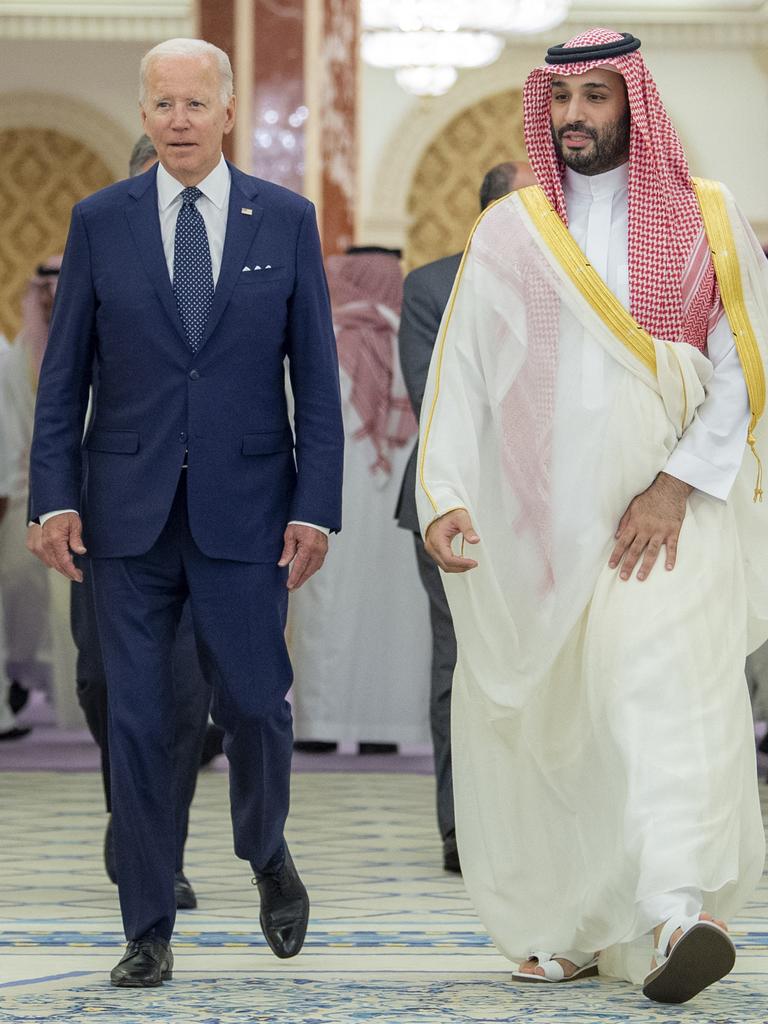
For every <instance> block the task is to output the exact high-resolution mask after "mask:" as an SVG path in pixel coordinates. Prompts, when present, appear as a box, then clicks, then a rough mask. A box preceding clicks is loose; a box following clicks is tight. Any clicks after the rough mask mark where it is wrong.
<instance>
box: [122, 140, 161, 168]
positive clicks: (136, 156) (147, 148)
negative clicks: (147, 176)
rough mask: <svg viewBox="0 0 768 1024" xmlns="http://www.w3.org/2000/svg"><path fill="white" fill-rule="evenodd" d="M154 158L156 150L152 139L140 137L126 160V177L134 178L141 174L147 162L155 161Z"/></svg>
mask: <svg viewBox="0 0 768 1024" xmlns="http://www.w3.org/2000/svg"><path fill="white" fill-rule="evenodd" d="M156 158H157V150H156V149H155V146H154V143H153V142H152V139H150V137H149V136H148V135H142V136H141V138H140V139H138V141H137V142H136V145H135V146H134V147H133V149H132V150H131V156H130V159H129V160H128V177H129V178H135V177H136V175H137V174H141V172H142V171H143V170H144V164H145V163H146V162H147V160H155V159H156Z"/></svg>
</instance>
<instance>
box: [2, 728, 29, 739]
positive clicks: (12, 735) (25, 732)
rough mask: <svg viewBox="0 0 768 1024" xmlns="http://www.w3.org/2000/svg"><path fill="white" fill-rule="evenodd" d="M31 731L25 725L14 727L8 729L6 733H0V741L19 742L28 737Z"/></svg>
mask: <svg viewBox="0 0 768 1024" xmlns="http://www.w3.org/2000/svg"><path fill="white" fill-rule="evenodd" d="M31 732H32V730H31V729H30V728H29V726H27V725H15V726H14V727H13V729H8V730H7V731H6V732H0V741H3V740H20V739H23V738H24V737H25V736H29V734H30V733H31Z"/></svg>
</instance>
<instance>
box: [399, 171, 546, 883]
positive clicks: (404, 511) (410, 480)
mask: <svg viewBox="0 0 768 1024" xmlns="http://www.w3.org/2000/svg"><path fill="white" fill-rule="evenodd" d="M535 183H536V179H535V178H534V176H533V173H532V172H531V169H530V167H529V166H528V164H526V163H521V162H509V163H503V164H498V165H497V166H496V167H493V168H491V170H490V171H488V173H487V174H486V176H485V178H484V179H483V183H482V186H481V188H480V209H481V210H484V209H485V208H486V206H488V204H489V203H491V202H493V201H494V200H495V199H500V198H501V197H502V196H505V195H507V194H508V193H509V192H512V191H513V190H515V189H518V188H525V186H526V185H534V184H535ZM461 256H462V254H461V253H460V252H459V253H455V254H454V255H453V256H446V257H445V258H444V259H441V260H435V261H434V262H433V263H427V264H425V266H423V267H418V268H417V269H416V270H412V271H411V273H410V274H409V275H408V276H407V277H406V279H405V284H404V290H403V310H402V314H401V318H400V333H399V345H400V364H401V366H402V368H403V377H404V379H405V386H406V387H407V389H408V395H409V396H410V399H411V404H412V405H413V410H414V412H415V413H416V416H417V417H418V416H420V415H421V400H422V398H423V397H424V388H425V386H426V383H427V373H428V372H429V363H430V360H431V358H432V349H433V348H434V344H435V339H436V338H437V332H438V329H439V327H440V321H441V320H442V318H443V311H444V309H445V307H446V306H447V305H448V299H449V298H450V295H451V289H452V288H453V281H454V278H455V277H456V272H457V270H458V269H459V264H460V263H461ZM417 450H418V441H417V443H416V445H415V446H414V449H413V451H412V453H411V457H410V459H409V460H408V465H407V466H406V467H405V474H404V475H403V485H402V487H401V489H400V497H399V499H398V502H397V508H396V510H395V516H396V518H397V522H398V526H401V527H402V528H403V529H404V530H411V531H412V533H413V540H414V544H415V547H416V561H417V564H418V568H419V576H420V577H421V582H422V584H423V586H424V589H425V590H426V592H427V596H428V597H429V612H430V622H431V625H432V684H431V692H430V725H431V730H432V744H433V746H434V752H435V779H436V783H437V822H438V827H439V829H440V835H441V837H442V840H443V867H444V868H445V870H446V871H455V872H460V871H461V865H460V863H459V853H458V849H457V846H456V824H455V820H454V814H453V776H452V773H451V684H452V681H453V670H454V668H455V666H456V637H455V635H454V632H453V622H452V621H451V613H450V610H449V608H448V602H447V600H446V598H445V592H444V590H443V584H442V581H441V579H440V570H439V569H438V568H437V565H436V564H435V563H434V561H433V560H432V559H431V558H430V556H429V555H428V554H427V553H426V551H425V549H424V542H423V541H422V539H421V535H420V533H419V519H418V516H417V514H416V497H415V495H416V455H417Z"/></svg>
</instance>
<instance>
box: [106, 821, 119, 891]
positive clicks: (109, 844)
mask: <svg viewBox="0 0 768 1024" xmlns="http://www.w3.org/2000/svg"><path fill="white" fill-rule="evenodd" d="M104 868H105V870H106V872H107V878H108V879H109V880H110V882H112V883H113V884H114V885H117V866H116V864H115V840H114V837H113V835H112V815H111V814H110V816H109V818H108V819H107V830H106V832H105V833H104Z"/></svg>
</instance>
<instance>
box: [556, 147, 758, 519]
mask: <svg viewBox="0 0 768 1024" xmlns="http://www.w3.org/2000/svg"><path fill="white" fill-rule="evenodd" d="M628 179H629V165H628V164H622V166H621V167H616V168H615V169H614V170H612V171H606V172H605V173H604V174H595V175H592V176H588V175H584V174H577V173H576V172H575V171H572V170H571V169H570V168H566V171H565V180H564V181H563V189H564V192H565V205H566V209H567V211H568V227H569V230H570V232H571V234H572V235H573V237H574V238H575V239H576V241H577V242H578V244H579V246H580V248H581V249H582V251H583V252H584V253H585V254H586V256H587V259H588V260H589V262H590V263H591V264H592V266H593V267H594V268H595V270H596V271H597V272H598V274H599V275H600V277H602V279H603V280H604V281H605V283H606V284H607V285H608V287H609V288H610V289H611V291H612V292H613V294H614V295H615V296H616V297H617V298H618V299H619V301H620V302H621V304H622V305H623V306H624V307H625V309H629V262H628V223H629V220H628V217H629V206H628V193H627V184H628ZM584 353H585V354H584V358H585V359H586V360H588V361H589V363H590V365H589V366H585V367H584V369H585V371H587V372H585V374H584V377H585V379H586V380H589V381H592V382H593V384H594V386H595V387H596V388H598V389H599V388H600V387H601V381H602V374H603V366H602V361H603V358H604V356H603V354H602V353H601V352H599V351H597V350H596V347H595V346H590V347H585V350H584ZM707 355H708V357H709V360H710V362H711V363H712V365H713V367H714V373H713V375H712V379H711V380H710V382H709V383H708V385H707V388H706V392H707V396H706V398H705V399H704V401H703V402H702V403H701V405H700V406H699V408H698V409H697V410H696V414H695V416H694V418H693V420H692V422H691V424H690V426H689V427H688V429H687V430H686V431H685V432H684V434H683V436H682V437H681V438H680V440H679V441H678V443H677V447H676V448H675V450H674V451H673V452H672V454H671V455H670V457H669V461H668V462H667V465H666V466H665V471H666V472H667V473H669V474H670V475H671V476H674V477H677V478H678V479H679V480H684V481H685V482H686V483H688V484H690V485H691V486H692V487H696V488H697V489H698V490H700V491H704V492H705V493H707V494H711V495H712V496H713V497H715V498H720V499H722V500H725V499H726V498H727V497H728V495H729V493H730V490H731V487H732V486H733V482H734V480H735V479H736V474H737V473H738V471H739V467H740V466H741V461H742V458H743V456H744V447H745V444H746V437H747V427H748V426H749V417H750V412H749V397H748V395H747V386H746V383H745V381H744V374H743V372H742V369H741V363H740V361H739V356H738V352H737V351H736V346H735V344H734V340H733V335H732V334H731V329H730V326H729V324H728V320H727V318H726V317H725V316H723V317H721V318H720V321H719V322H718V324H717V326H716V327H715V329H714V330H713V331H711V332H710V334H709V336H708V338H707Z"/></svg>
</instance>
